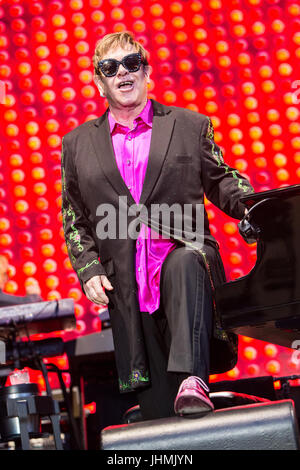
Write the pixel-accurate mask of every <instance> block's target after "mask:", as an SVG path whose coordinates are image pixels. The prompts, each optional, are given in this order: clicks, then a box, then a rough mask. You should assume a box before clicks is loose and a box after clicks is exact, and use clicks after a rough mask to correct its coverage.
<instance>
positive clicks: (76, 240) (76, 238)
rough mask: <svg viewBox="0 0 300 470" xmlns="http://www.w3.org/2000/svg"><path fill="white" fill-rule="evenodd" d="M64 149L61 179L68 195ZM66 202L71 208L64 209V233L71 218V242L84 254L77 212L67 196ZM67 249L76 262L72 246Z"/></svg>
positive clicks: (68, 245)
mask: <svg viewBox="0 0 300 470" xmlns="http://www.w3.org/2000/svg"><path fill="white" fill-rule="evenodd" d="M63 140H64V139H62V142H63ZM63 149H64V147H63V145H62V152H61V166H62V174H61V179H62V192H63V193H66V177H65V169H64V166H63V163H64V150H63ZM65 200H66V202H67V203H68V204H69V207H68V209H64V208H62V219H63V220H62V221H63V228H64V231H65V232H66V225H67V217H69V218H70V217H71V219H72V220H71V229H72V232H73V233H70V234H69V239H70V241H71V243H72V244H73V245H75V246H76V248H77V249H78V251H80V252H82V251H83V250H84V248H83V246H82V244H81V237H80V234H79V232H78V229H77V228H76V226H75V220H76V214H75V211H74V209H73V207H72V205H71V204H70V202H69V200H68V198H67V196H65ZM67 247H68V252H69V255H70V257H71V256H72V260H73V261H74V259H75V258H74V256H73V255H71V252H70V248H71V245H70V244H67Z"/></svg>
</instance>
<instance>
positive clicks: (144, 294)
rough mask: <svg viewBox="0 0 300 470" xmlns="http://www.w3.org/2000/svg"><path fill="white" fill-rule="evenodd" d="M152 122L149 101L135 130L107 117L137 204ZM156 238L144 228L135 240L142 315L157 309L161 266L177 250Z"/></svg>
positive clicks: (116, 154)
mask: <svg viewBox="0 0 300 470" xmlns="http://www.w3.org/2000/svg"><path fill="white" fill-rule="evenodd" d="M152 119H153V110H152V103H151V101H150V100H148V101H147V104H146V106H145V108H144V109H143V111H142V112H141V113H140V115H139V116H138V117H137V118H136V119H135V120H134V127H133V129H129V128H128V127H125V126H123V125H121V124H119V123H117V122H116V121H115V120H114V118H113V116H112V115H111V113H109V114H108V120H109V126H110V132H111V137H112V143H113V148H114V152H115V157H116V161H117V165H118V168H119V171H120V173H121V176H122V178H123V179H124V181H125V183H126V185H127V187H128V189H129V190H130V192H131V194H132V197H133V199H134V200H135V202H136V204H138V203H139V200H140V197H141V193H142V188H143V183H144V178H145V173H146V168H147V164H148V158H149V149H150V142H151V134H152ZM155 236H156V238H155V237H154V236H153V237H152V238H151V229H150V228H149V227H146V226H145V225H142V227H141V231H140V235H139V237H138V239H137V241H136V281H137V285H138V299H139V304H140V310H141V312H149V313H153V312H154V311H155V310H157V309H158V307H159V302H160V291H159V285H160V275H161V267H162V264H163V262H164V260H165V258H166V256H167V255H168V254H169V253H170V251H172V250H173V249H174V248H175V243H174V242H173V241H172V240H168V239H166V238H162V237H159V238H158V236H157V234H155Z"/></svg>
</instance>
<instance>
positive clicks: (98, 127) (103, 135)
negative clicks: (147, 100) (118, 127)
mask: <svg viewBox="0 0 300 470" xmlns="http://www.w3.org/2000/svg"><path fill="white" fill-rule="evenodd" d="M90 135H91V140H92V143H93V146H94V149H95V154H96V156H97V160H98V162H99V164H100V166H101V168H102V171H103V173H104V174H105V176H106V178H107V179H108V181H109V183H110V184H111V186H112V187H113V188H114V190H115V191H116V192H117V193H118V194H119V195H120V196H124V195H125V196H127V198H128V199H127V202H128V204H129V205H132V204H135V201H134V199H133V197H132V195H131V193H130V191H129V189H128V188H127V186H126V184H125V182H124V180H123V178H122V176H121V173H120V171H119V168H118V165H117V162H116V158H115V154H114V149H113V145H112V140H111V136H110V130H109V123H108V118H107V111H106V112H105V113H104V114H103V115H102V116H101V117H100V118H98V119H97V120H96V121H95V123H94V126H92V127H91V128H90Z"/></svg>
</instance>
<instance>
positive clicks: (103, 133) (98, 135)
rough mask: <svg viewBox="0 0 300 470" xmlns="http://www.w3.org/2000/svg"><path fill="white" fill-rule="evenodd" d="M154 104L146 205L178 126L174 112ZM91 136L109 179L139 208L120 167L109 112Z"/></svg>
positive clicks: (96, 122)
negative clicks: (175, 126) (176, 125)
mask: <svg viewBox="0 0 300 470" xmlns="http://www.w3.org/2000/svg"><path fill="white" fill-rule="evenodd" d="M152 104H153V124H152V136H151V144H150V151H149V159H148V165H147V170H146V174H145V180H144V185H143V190H142V194H141V199H140V201H139V203H140V204H145V203H146V201H147V199H148V198H149V196H150V195H151V192H152V190H153V188H154V186H155V183H156V181H157V179H158V177H159V175H160V173H161V170H162V166H163V163H164V161H165V158H166V154H167V150H168V147H169V143H170V140H171V136H172V132H173V127H174V123H175V118H174V116H173V114H172V112H171V109H170V108H168V107H167V106H164V105H162V104H160V103H158V102H156V101H154V100H152ZM90 135H91V140H92V143H93V146H94V149H95V153H96V155H97V159H98V162H99V164H100V165H101V168H102V171H103V173H104V174H105V176H106V178H107V179H108V181H109V182H110V184H111V185H112V187H113V188H114V190H115V191H116V192H117V193H118V194H119V195H122V196H124V195H126V196H127V198H128V199H127V201H128V205H129V206H130V205H132V204H135V201H134V199H133V197H132V195H131V193H130V191H129V189H128V188H127V186H126V184H125V182H124V180H123V178H122V176H121V173H120V172H119V169H118V166H117V162H116V158H115V155H114V150H113V145H112V140H111V136H110V131H109V123H108V118H107V111H106V112H105V113H104V114H103V115H102V116H101V117H100V118H98V119H97V120H96V121H95V123H94V126H92V127H91V129H90Z"/></svg>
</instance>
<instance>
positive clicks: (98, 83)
mask: <svg viewBox="0 0 300 470" xmlns="http://www.w3.org/2000/svg"><path fill="white" fill-rule="evenodd" d="M94 83H95V85H96V87H97V88H98V90H99V93H100V96H101V97H102V98H105V94H104V91H103V85H102V80H101V78H100V76H99V75H94Z"/></svg>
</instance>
